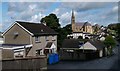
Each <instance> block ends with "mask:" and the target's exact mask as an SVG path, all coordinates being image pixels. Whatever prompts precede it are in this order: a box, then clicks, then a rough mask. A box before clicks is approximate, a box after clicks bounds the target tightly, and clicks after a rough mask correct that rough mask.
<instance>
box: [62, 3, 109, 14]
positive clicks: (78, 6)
mask: <svg viewBox="0 0 120 71" xmlns="http://www.w3.org/2000/svg"><path fill="white" fill-rule="evenodd" d="M108 5H110V3H109V2H77V3H76V2H72V3H71V2H70V3H69V2H68V3H62V6H61V7H65V8H69V9H74V10H76V11H78V12H81V11H88V10H92V9H94V10H95V9H100V8H104V7H106V6H108Z"/></svg>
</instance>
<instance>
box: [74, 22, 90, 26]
mask: <svg viewBox="0 0 120 71" xmlns="http://www.w3.org/2000/svg"><path fill="white" fill-rule="evenodd" d="M75 24H76V26H83V25H84V24H85V25H86V26H91V24H90V23H89V22H76V23H75Z"/></svg>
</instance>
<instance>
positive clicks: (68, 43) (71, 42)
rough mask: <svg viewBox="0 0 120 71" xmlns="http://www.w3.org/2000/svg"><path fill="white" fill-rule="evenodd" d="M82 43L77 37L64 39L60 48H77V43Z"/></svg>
mask: <svg viewBox="0 0 120 71" xmlns="http://www.w3.org/2000/svg"><path fill="white" fill-rule="evenodd" d="M82 44H83V43H82V41H80V40H79V39H65V40H64V41H63V43H62V48H79V45H82Z"/></svg>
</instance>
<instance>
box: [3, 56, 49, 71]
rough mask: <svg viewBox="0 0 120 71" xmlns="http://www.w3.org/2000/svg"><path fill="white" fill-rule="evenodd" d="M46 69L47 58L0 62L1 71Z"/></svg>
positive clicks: (37, 70)
mask: <svg viewBox="0 0 120 71" xmlns="http://www.w3.org/2000/svg"><path fill="white" fill-rule="evenodd" d="M44 68H45V69H47V58H46V57H45V56H44V57H29V58H21V59H9V60H2V70H3V71H4V70H9V71H10V70H11V71H13V70H17V71H18V70H20V71H23V70H25V71H30V70H32V71H41V70H42V69H44Z"/></svg>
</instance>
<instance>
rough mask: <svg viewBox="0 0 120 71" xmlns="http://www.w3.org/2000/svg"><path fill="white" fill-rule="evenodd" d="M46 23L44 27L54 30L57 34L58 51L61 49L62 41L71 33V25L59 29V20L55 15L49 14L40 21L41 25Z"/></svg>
mask: <svg viewBox="0 0 120 71" xmlns="http://www.w3.org/2000/svg"><path fill="white" fill-rule="evenodd" d="M44 21H45V22H46V25H47V26H48V27H50V28H52V29H54V30H55V31H56V32H57V33H58V35H57V36H58V37H57V39H58V50H59V48H60V47H62V42H63V40H64V39H66V38H67V34H69V33H71V32H72V30H71V29H72V28H71V24H68V25H66V26H65V27H63V28H61V25H60V23H59V18H57V16H56V15H55V14H53V13H52V14H49V15H48V16H45V17H44V18H42V19H41V20H40V22H41V23H43V22H44Z"/></svg>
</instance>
